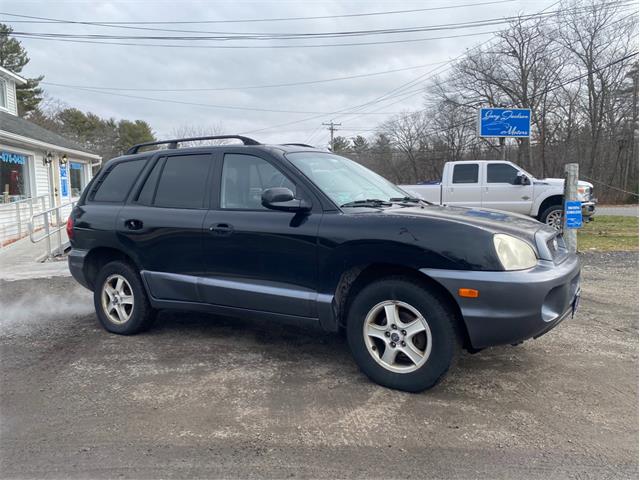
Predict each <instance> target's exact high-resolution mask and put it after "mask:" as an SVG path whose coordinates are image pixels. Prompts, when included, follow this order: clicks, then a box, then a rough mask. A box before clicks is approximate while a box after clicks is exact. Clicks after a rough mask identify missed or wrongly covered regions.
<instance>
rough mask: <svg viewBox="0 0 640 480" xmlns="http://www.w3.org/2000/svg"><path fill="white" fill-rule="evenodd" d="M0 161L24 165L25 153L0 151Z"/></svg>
mask: <svg viewBox="0 0 640 480" xmlns="http://www.w3.org/2000/svg"><path fill="white" fill-rule="evenodd" d="M0 161H2V162H6V163H17V164H18V165H24V164H25V163H26V161H27V156H26V155H20V154H19V153H13V152H0Z"/></svg>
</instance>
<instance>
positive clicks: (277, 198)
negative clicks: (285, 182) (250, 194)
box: [262, 187, 311, 212]
mask: <svg viewBox="0 0 640 480" xmlns="http://www.w3.org/2000/svg"><path fill="white" fill-rule="evenodd" d="M262 206H263V207H266V208H269V209H271V210H280V211H283V212H308V211H309V210H311V205H309V203H307V202H306V201H305V200H301V199H297V198H295V196H294V195H293V192H292V191H291V190H289V189H288V188H284V187H275V188H267V189H266V190H265V191H264V192H262Z"/></svg>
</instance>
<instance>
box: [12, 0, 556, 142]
mask: <svg viewBox="0 0 640 480" xmlns="http://www.w3.org/2000/svg"><path fill="white" fill-rule="evenodd" d="M486 1H487V0H452V1H448V0H429V1H427V0H424V1H401V0H396V1H386V2H385V1H369V0H367V1H357V0H346V1H303V0H296V1H288V0H280V1H269V2H267V1H265V2H255V1H253V2H248V1H241V0H233V1H215V2H214V1H204V0H201V1H198V0H189V1H178V0H172V1H165V0H160V1H158V0H154V1H151V0H148V1H145V0H123V1H97V0H96V1H92V0H86V1H81V0H75V1H73V0H72V1H68V0H67V1H62V0H56V1H49V0H18V1H16V0H3V1H2V3H1V7H0V10H1V11H2V12H3V14H0V21H1V22H3V23H7V24H9V25H11V26H12V27H13V28H14V30H15V31H17V32H20V31H21V32H37V33H44V32H46V33H66V34H69V33H73V34H75V33H77V34H107V35H143V36H144V35H161V36H165V35H177V36H180V35H186V34H185V33H171V32H159V31H145V30H132V29H122V28H111V27H100V26H95V25H71V24H51V23H49V24H43V23H16V22H15V20H25V19H24V18H17V17H10V16H7V15H5V14H7V13H12V14H20V15H32V16H39V17H49V18H55V19H64V20H75V21H92V22H109V21H112V22H123V21H128V22H140V21H146V22H148V21H203V20H237V19H273V18H284V17H313V16H328V15H332V16H333V15H347V14H359V13H371V12H384V11H391V10H409V9H425V8H437V7H443V6H447V7H450V6H455V5H464V4H478V3H484V2H486ZM554 3H555V0H534V1H532V0H528V1H527V0H515V1H503V2H502V3H495V4H492V5H476V6H465V7H460V8H449V9H441V10H430V11H423V12H412V13H402V14H386V15H372V16H360V17H344V18H331V19H313V20H309V19H306V20H295V21H272V22H252V23H235V22H234V23H209V24H179V25H144V26H146V27H152V28H170V29H179V30H192V31H206V32H243V33H245V32H261V33H262V32H269V33H274V32H278V33H282V32H287V33H311V32H335V31H353V30H370V29H381V28H385V29H386V28H406V27H423V26H429V25H436V24H447V23H460V22H467V21H478V20H484V19H493V18H500V17H505V16H512V15H516V14H520V13H522V14H531V13H537V12H540V11H541V10H543V9H544V8H546V7H549V6H550V5H552V4H554ZM553 8H555V7H552V8H551V9H550V10H553ZM131 26H141V25H131ZM501 28H504V26H502V25H498V26H489V27H480V28H463V29H455V30H442V31H432V32H415V33H400V34H393V35H377V36H364V37H355V38H335V39H312V40H306V39H305V40H268V41H265V40H233V41H225V42H218V43H216V42H214V41H210V40H207V41H193V40H191V41H186V42H180V41H177V40H158V41H156V43H165V44H166V43H170V44H180V45H185V46H187V47H193V46H195V45H210V46H211V45H228V46H252V45H253V46H255V45H261V46H262V45H266V46H269V45H311V44H323V45H326V44H330V43H356V42H365V43H366V42H380V41H397V40H409V39H424V38H431V37H442V36H452V35H468V34H475V33H478V32H493V31H496V30H497V29H501ZM193 35H201V34H193ZM489 38H491V34H486V35H473V36H462V37H458V38H449V39H440V40H429V41H416V42H407V43H388V44H378V45H365V46H333V47H330V46H324V47H321V48H286V49H274V48H260V49H256V48H242V49H220V48H171V47H151V46H131V45H128V46H124V45H106V44H94V43H72V42H61V41H54V40H41V39H33V38H21V39H20V40H21V41H22V43H23V45H24V46H25V47H26V48H27V50H28V52H29V56H30V57H31V62H30V63H29V65H28V67H27V68H26V69H25V70H24V71H23V75H25V76H37V75H40V74H43V75H45V81H46V82H51V83H58V84H65V85H76V86H81V87H107V88H114V89H141V90H145V89H199V88H205V89H206V88H208V89H212V88H218V89H219V88H227V87H234V88H235V87H237V89H234V90H222V91H220V90H219V91H197V92H194V91H182V92H180V91H174V92H157V91H155V92H154V91H128V90H102V92H103V93H97V92H94V91H87V90H81V89H78V88H66V87H61V86H54V85H49V84H43V87H44V88H45V89H46V91H47V93H48V94H49V95H51V96H52V97H55V98H58V99H60V100H62V101H63V102H64V103H66V104H68V105H70V106H74V107H77V108H79V109H81V110H83V111H91V112H94V113H96V114H98V115H101V116H104V117H115V118H116V119H120V118H126V119H131V120H133V119H143V120H146V121H147V122H149V124H151V126H152V128H153V129H154V130H155V132H156V134H157V136H158V137H160V138H166V137H167V136H169V135H170V134H171V133H172V132H173V131H174V129H176V128H178V127H181V126H184V125H197V126H200V127H205V126H206V127H210V126H216V125H218V126H221V127H222V129H223V130H224V132H225V133H246V134H247V135H249V136H253V137H254V138H256V139H258V140H260V141H263V142H279V143H284V142H309V143H313V144H316V145H323V144H326V142H327V141H328V135H329V134H328V131H327V130H326V129H325V128H324V127H322V126H321V124H322V122H328V121H330V120H332V119H333V120H335V121H336V122H341V123H342V127H341V128H342V130H341V131H339V132H338V134H340V135H345V136H353V135H356V134H359V133H360V134H363V135H371V134H372V129H374V128H375V126H376V125H378V124H379V123H380V122H381V121H383V120H384V119H385V118H386V117H388V116H389V115H390V114H391V113H395V112H404V111H409V110H415V109H417V108H419V107H420V106H421V105H422V104H423V103H424V95H423V94H422V93H416V94H414V95H412V96H410V97H408V98H406V99H403V97H402V96H400V97H394V98H391V99H388V100H386V101H385V102H378V103H375V104H373V105H369V106H367V107H366V108H365V109H364V111H365V112H380V114H376V115H368V114H367V115H360V116H356V115H355V114H352V115H347V114H344V113H342V114H339V113H332V112H336V111H340V110H345V109H353V107H355V106H358V105H361V104H364V103H366V102H371V101H372V100H375V99H377V98H378V97H380V96H382V95H385V94H387V93H388V92H390V91H392V90H394V89H396V88H398V87H401V86H402V85H404V84H406V83H407V82H411V81H414V80H416V79H420V80H427V79H428V78H429V77H430V75H433V74H434V73H436V72H441V71H445V70H446V68H447V65H446V64H444V65H443V64H439V63H438V62H446V61H449V60H451V59H453V58H455V57H457V56H458V55H460V54H461V53H463V52H464V51H465V49H468V48H472V47H474V46H475V45H477V44H478V43H481V42H484V41H486V40H487V39H489ZM110 41H120V42H124V43H139V44H143V43H152V42H151V41H148V40H137V39H135V40H110ZM425 65H427V66H425ZM409 67H419V68H411V69H407V68H409ZM438 68H439V70H436V71H435V72H434V69H438ZM398 69H406V70H403V71H396V72H392V73H385V74H381V75H376V76H370V77H362V78H355V79H348V80H340V81H333V82H327V83H317V84H310V85H298V86H288V87H276V88H258V89H243V88H242V87H247V86H259V85H273V84H281V83H295V82H306V81H314V80H324V79H331V78H336V77H344V76H351V75H361V74H369V73H377V72H385V71H388V70H398ZM416 85H417V87H420V86H421V85H423V84H416ZM413 90H417V88H416V87H415V86H414V87H411V88H410V89H408V90H407V91H408V92H411V91H413ZM114 94H117V95H114ZM122 95H124V96H122ZM131 96H142V97H148V98H156V99H160V100H163V102H159V101H153V100H147V99H139V98H131ZM166 100H171V101H178V102H186V103H193V104H194V105H184V104H177V103H164V101H166ZM398 100H402V101H400V102H398ZM395 102H397V103H395ZM216 105H217V106H232V107H243V108H255V109H265V110H280V111H283V110H284V111H290V112H314V113H284V112H277V113H276V112H261V111H245V110H233V109H224V108H218V107H215V106H216ZM310 117H316V118H310ZM300 120H305V121H302V122H300ZM289 122H297V123H292V124H290V125H285V126H281V127H276V128H273V127H274V126H278V125H281V124H287V123H289ZM270 127H271V128H270Z"/></svg>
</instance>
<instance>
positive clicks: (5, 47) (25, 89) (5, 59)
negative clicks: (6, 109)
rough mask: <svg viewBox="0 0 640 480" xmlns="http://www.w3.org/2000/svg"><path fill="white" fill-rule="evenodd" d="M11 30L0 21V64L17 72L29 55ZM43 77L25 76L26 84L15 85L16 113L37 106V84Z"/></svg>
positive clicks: (26, 112) (29, 110)
mask: <svg viewBox="0 0 640 480" xmlns="http://www.w3.org/2000/svg"><path fill="white" fill-rule="evenodd" d="M11 32H13V29H12V28H11V27H9V26H8V25H5V24H3V23H0V66H1V67H4V68H6V69H7V70H10V71H11V72H13V73H17V74H19V73H20V72H22V69H23V68H24V67H25V65H26V64H28V63H29V56H28V55H27V51H26V50H25V49H24V48H23V47H22V44H21V43H20V42H19V41H18V40H16V39H15V38H12V37H11V36H10V35H11ZM43 78H44V75H40V76H39V77H36V78H27V79H26V80H27V83H26V85H16V95H17V97H18V115H20V116H22V117H24V116H28V115H29V114H30V113H31V112H34V111H35V110H36V109H37V108H38V104H39V103H40V101H41V100H42V89H41V88H40V87H39V86H38V85H39V84H40V82H41V81H42V79H43Z"/></svg>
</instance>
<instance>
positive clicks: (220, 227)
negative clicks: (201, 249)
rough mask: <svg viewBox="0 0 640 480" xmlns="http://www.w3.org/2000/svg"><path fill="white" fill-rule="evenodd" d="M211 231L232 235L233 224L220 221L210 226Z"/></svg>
mask: <svg viewBox="0 0 640 480" xmlns="http://www.w3.org/2000/svg"><path fill="white" fill-rule="evenodd" d="M209 231H210V232H211V233H216V234H218V235H231V234H232V233H233V225H229V224H228V223H218V224H216V225H211V226H210V227H209Z"/></svg>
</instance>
